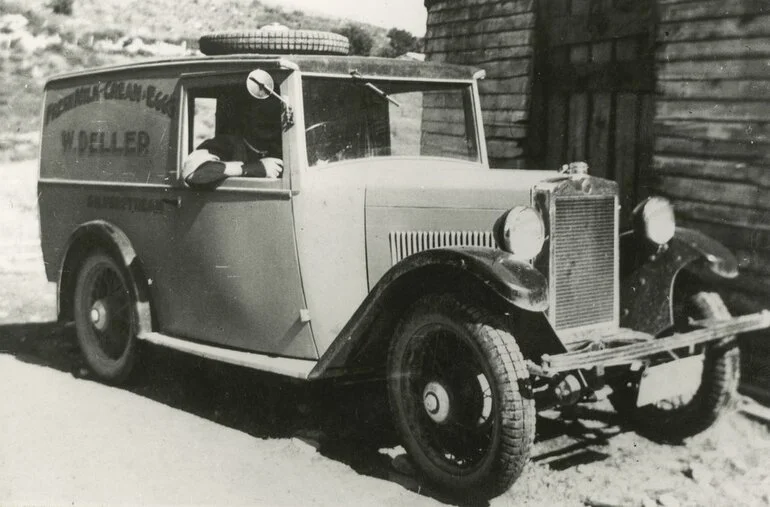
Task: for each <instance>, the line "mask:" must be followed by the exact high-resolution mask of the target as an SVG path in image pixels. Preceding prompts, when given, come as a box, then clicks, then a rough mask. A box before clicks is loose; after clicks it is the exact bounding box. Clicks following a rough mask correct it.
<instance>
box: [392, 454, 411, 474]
mask: <svg viewBox="0 0 770 507" xmlns="http://www.w3.org/2000/svg"><path fill="white" fill-rule="evenodd" d="M390 465H391V466H392V467H393V469H394V470H395V471H396V472H398V473H400V474H402V475H407V476H409V477H413V476H414V475H415V468H414V465H413V464H412V460H411V459H410V458H409V456H408V455H406V454H400V455H398V456H396V457H395V458H393V461H391V462H390Z"/></svg>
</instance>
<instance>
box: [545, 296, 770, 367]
mask: <svg viewBox="0 0 770 507" xmlns="http://www.w3.org/2000/svg"><path fill="white" fill-rule="evenodd" d="M768 327H770V311H768V310H764V311H762V312H759V313H753V314H751V315H743V316H740V317H734V318H731V319H725V320H715V321H711V322H709V327H707V328H704V329H697V330H695V331H690V332H688V333H678V334H675V335H673V336H669V337H666V338H659V339H657V340H656V339H654V337H653V336H651V335H650V336H649V340H648V341H644V342H641V343H633V344H630V345H621V346H619V347H612V348H604V349H599V350H595V349H594V350H578V351H573V352H564V353H562V354H554V355H548V354H544V355H543V357H542V361H543V362H542V366H537V365H535V364H531V366H530V371H531V372H534V373H535V374H539V375H544V376H548V377H550V376H553V375H555V374H557V373H562V372H566V371H571V370H581V369H591V368H596V367H608V366H619V365H623V364H629V363H632V362H634V361H637V360H640V359H644V358H646V357H650V356H653V355H655V354H660V353H662V352H667V351H670V350H675V349H681V348H685V347H692V346H694V345H697V344H699V343H705V342H708V341H713V340H718V339H720V338H726V337H728V336H733V335H736V334H739V333H746V332H749V331H758V330H760V329H766V328H768ZM623 331H627V330H624V329H620V330H618V332H619V333H622V332H623Z"/></svg>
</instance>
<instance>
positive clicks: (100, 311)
mask: <svg viewBox="0 0 770 507" xmlns="http://www.w3.org/2000/svg"><path fill="white" fill-rule="evenodd" d="M75 327H76V329H77V336H78V343H79V345H80V349H81V351H82V352H83V356H84V357H85V359H86V362H87V363H88V366H89V367H90V368H91V369H92V370H93V371H94V373H96V375H97V376H98V377H99V378H100V379H102V380H105V381H110V382H118V381H121V380H125V378H126V377H127V376H128V374H129V373H130V371H131V368H132V367H133V363H134V360H135V349H136V345H135V341H136V327H137V326H136V318H135V314H134V298H133V294H132V293H131V291H130V289H129V285H128V283H127V282H126V275H125V274H124V272H123V270H122V269H121V267H120V266H119V265H118V264H117V263H116V262H115V261H114V260H113V259H112V258H111V257H110V256H108V255H105V254H103V253H95V254H93V255H92V256H90V257H89V258H88V259H86V261H85V262H84V263H83V265H82V267H81V268H80V271H79V273H78V278H77V284H76V287H75Z"/></svg>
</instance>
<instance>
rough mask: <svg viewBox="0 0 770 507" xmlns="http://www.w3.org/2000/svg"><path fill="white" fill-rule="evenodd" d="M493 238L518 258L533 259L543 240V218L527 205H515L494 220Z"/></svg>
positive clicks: (541, 247) (540, 248)
mask: <svg viewBox="0 0 770 507" xmlns="http://www.w3.org/2000/svg"><path fill="white" fill-rule="evenodd" d="M495 239H496V240H497V244H498V245H499V246H500V248H502V249H503V250H506V251H508V252H511V253H512V254H513V255H515V256H516V257H518V258H519V259H522V260H530V259H533V258H534V257H535V256H536V255H537V254H539V253H540V250H542V249H543V243H544V242H545V226H544V225H543V219H542V218H540V213H538V212H537V211H535V210H534V209H533V208H530V207H529V206H516V207H515V208H512V209H510V210H508V211H506V212H505V213H503V215H502V216H501V217H500V218H498V219H497V222H495Z"/></svg>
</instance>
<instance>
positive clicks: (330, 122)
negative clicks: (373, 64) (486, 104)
mask: <svg viewBox="0 0 770 507" xmlns="http://www.w3.org/2000/svg"><path fill="white" fill-rule="evenodd" d="M302 93H303V101H304V110H305V133H306V139H307V153H308V164H309V165H310V166H311V167H312V166H321V165H325V164H328V163H330V162H336V161H339V160H350V159H360V158H368V157H399V156H413V157H450V158H455V159H461V160H470V161H478V160H479V153H478V146H477V136H476V127H475V122H474V114H473V107H472V100H471V87H470V85H469V84H468V83H449V84H447V83H437V82H404V81H387V80H375V79H372V80H369V79H366V78H359V77H355V76H351V77H348V78H345V77H339V78H330V77H313V76H307V77H304V78H303V82H302Z"/></svg>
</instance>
